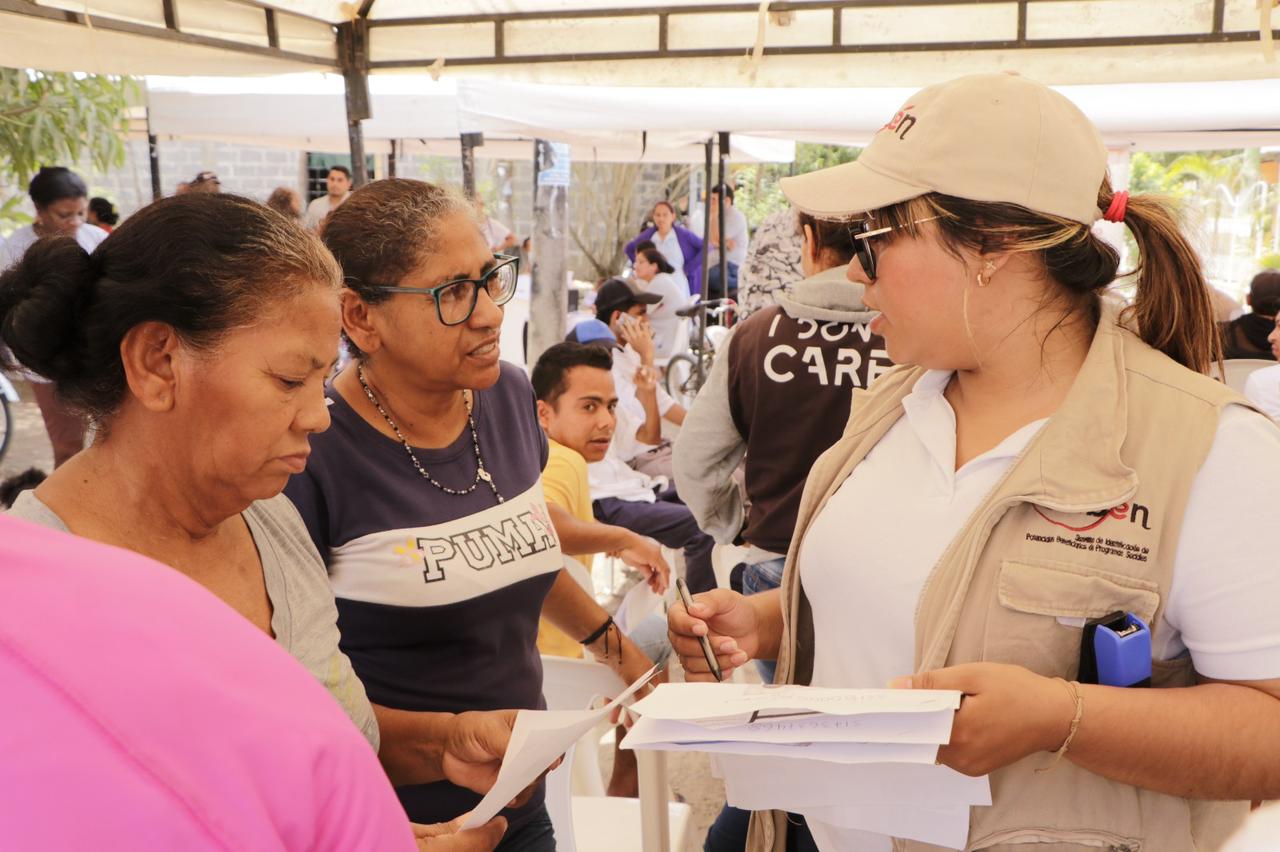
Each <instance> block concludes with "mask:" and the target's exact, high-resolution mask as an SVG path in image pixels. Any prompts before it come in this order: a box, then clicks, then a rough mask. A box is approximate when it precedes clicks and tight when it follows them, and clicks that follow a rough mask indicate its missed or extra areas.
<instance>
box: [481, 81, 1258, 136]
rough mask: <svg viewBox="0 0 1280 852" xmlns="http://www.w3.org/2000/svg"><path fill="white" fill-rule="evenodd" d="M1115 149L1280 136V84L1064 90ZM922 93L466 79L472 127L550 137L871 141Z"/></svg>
mask: <svg viewBox="0 0 1280 852" xmlns="http://www.w3.org/2000/svg"><path fill="white" fill-rule="evenodd" d="M1057 88H1058V89H1059V90H1060V91H1061V92H1062V93H1063V94H1064V95H1066V96H1067V97H1069V98H1070V99H1071V100H1072V101H1074V102H1075V103H1076V104H1077V105H1078V106H1080V108H1081V109H1082V110H1083V111H1084V112H1085V113H1086V114H1087V115H1088V116H1089V117H1090V118H1091V119H1092V120H1093V122H1094V123H1095V124H1096V125H1097V126H1098V129H1099V130H1100V131H1101V132H1102V134H1103V137H1104V138H1105V139H1106V141H1107V143H1108V144H1109V145H1111V146H1113V147H1124V146H1132V147H1137V148H1143V149H1148V150H1151V149H1156V150H1159V149H1164V150H1190V149H1197V148H1231V147H1252V146H1259V145H1266V144H1276V143H1277V142H1280V80H1277V79H1272V80H1236V81H1218V82H1199V83H1129V84H1116V85H1089V86H1059V87H1057ZM914 91H915V90H914V89H912V88H905V87H884V88H880V87H864V88H856V89H830V88H828V89H814V88H810V89H772V88H737V89H722V88H705V87H703V88H683V89H675V88H659V87H608V86H554V85H534V84H527V83H504V82H499V81H495V80H478V79H462V80H459V81H458V87H457V98H458V105H459V118H458V120H459V124H460V126H461V127H462V129H463V130H466V131H480V132H485V133H494V132H498V133H520V134H525V135H536V136H541V137H545V138H549V139H559V138H562V137H564V138H568V137H571V136H572V134H574V133H577V132H585V131H588V130H593V129H594V130H597V131H626V130H639V129H642V128H643V129H647V130H649V131H651V132H655V131H677V130H680V131H688V130H699V131H703V132H704V134H705V133H711V132H714V131H716V130H729V131H734V132H735V133H747V134H756V135H777V136H781V137H784V138H788V139H798V140H807V141H824V142H842V143H845V144H855V145H864V144H866V143H867V142H868V141H869V140H870V138H871V136H872V135H873V134H874V133H875V132H876V130H878V129H879V128H880V127H881V126H882V125H883V124H884V122H885V121H887V120H888V119H889V118H890V117H892V116H893V114H894V112H896V111H897V110H898V108H899V107H900V106H901V105H902V104H903V103H904V102H905V101H906V99H907V98H909V97H910V95H911V94H912V93H913V92H914Z"/></svg>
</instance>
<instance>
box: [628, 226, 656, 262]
mask: <svg viewBox="0 0 1280 852" xmlns="http://www.w3.org/2000/svg"><path fill="white" fill-rule="evenodd" d="M654 230H655V229H654V228H644V229H643V230H641V231H640V233H638V234H636V236H635V239H633V240H632V241H631V242H629V243H627V244H626V245H625V246H623V248H622V250H623V252H625V253H626V255H627V260H629V261H631V262H632V263H635V260H636V246H638V245H640V243H642V242H644V241H645V240H647V239H649V238H650V237H652V236H653V232H654Z"/></svg>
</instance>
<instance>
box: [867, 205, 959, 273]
mask: <svg viewBox="0 0 1280 852" xmlns="http://www.w3.org/2000/svg"><path fill="white" fill-rule="evenodd" d="M941 218H942V217H941V216H930V217H929V218H927V219H915V220H913V221H912V222H911V224H912V225H920V224H923V223H924V222H932V221H933V220H934V219H941ZM893 230H895V228H894V226H892V225H887V226H885V227H883V228H877V227H876V226H875V222H873V221H872V220H871V219H859V220H857V221H856V222H850V223H849V236H850V237H852V238H853V253H854V256H855V257H857V258H858V263H859V264H861V265H862V272H863V274H864V275H866V276H867V280H868V281H875V280H876V252H875V249H873V248H872V247H871V238H872V237H878V236H881V235H883V234H887V233H889V232H890V231H893Z"/></svg>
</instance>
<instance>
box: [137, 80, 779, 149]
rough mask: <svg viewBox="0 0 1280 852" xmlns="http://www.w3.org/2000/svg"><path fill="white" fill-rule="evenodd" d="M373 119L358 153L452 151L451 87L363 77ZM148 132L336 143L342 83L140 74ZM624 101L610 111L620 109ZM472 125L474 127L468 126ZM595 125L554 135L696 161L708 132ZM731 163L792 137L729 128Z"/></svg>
mask: <svg viewBox="0 0 1280 852" xmlns="http://www.w3.org/2000/svg"><path fill="white" fill-rule="evenodd" d="M369 88H370V98H371V101H372V111H373V117H372V118H370V119H368V120H367V121H365V122H364V136H365V139H366V150H368V151H372V152H379V153H385V152H387V151H389V150H390V147H391V142H392V141H396V142H398V143H399V145H398V151H400V152H402V153H415V152H425V153H435V154H446V155H450V156H457V154H458V150H459V148H458V146H459V136H460V133H461V132H462V129H461V128H460V123H459V103H458V97H459V94H458V91H459V85H458V83H457V82H455V81H454V80H452V79H446V80H433V79H431V78H430V77H429V76H426V75H395V76H380V77H376V78H373V79H372V80H370V84H369ZM147 104H148V113H149V115H148V118H149V125H150V132H151V133H153V134H155V135H156V136H157V138H160V139H205V140H213V141H220V142H236V143H241V144H253V145H264V146H268V147H280V148H290V149H301V150H321V151H326V150H344V149H345V148H346V147H347V136H346V132H347V120H346V115H345V112H344V102H343V80H342V78H341V77H338V76H336V75H332V74H288V75H280V76H275V77H258V78H237V77H197V78H189V77H149V78H147ZM625 109H626V106H625V101H619V102H617V103H616V104H615V105H614V107H613V110H612V112H613V113H615V114H616V113H621V112H623V111H625ZM467 129H468V130H478V129H480V128H474V127H471V128H467ZM648 130H649V129H648V128H644V127H637V126H635V124H634V122H632V123H629V124H628V126H625V127H622V126H617V127H613V126H604V125H602V126H600V127H599V128H593V127H592V126H591V124H590V123H589V122H579V123H578V125H577V126H575V127H574V128H572V131H573V132H569V133H565V132H560V133H557V134H556V135H555V137H554V138H555V140H556V141H562V142H568V143H570V144H572V145H573V146H574V156H575V158H577V159H580V160H588V161H599V162H654V163H701V162H702V161H703V159H704V157H705V153H704V148H703V145H704V143H705V141H706V139H707V137H708V136H709V135H710V134H711V131H700V130H699V129H698V128H697V127H696V126H684V127H681V126H675V125H667V126H664V127H661V128H654V130H655V131H656V132H648ZM535 135H536V134H533V133H529V132H525V131H523V130H521V129H519V128H517V129H513V130H510V131H506V130H495V131H493V132H486V133H485V135H484V144H483V145H482V146H480V147H478V148H476V149H475V153H476V156H478V157H490V158H502V159H527V158H528V157H529V156H530V150H531V149H530V141H531V140H532V139H533V138H535ZM731 149H732V153H731V155H732V158H733V159H734V160H735V161H736V162H781V163H785V162H791V161H792V160H794V159H795V143H794V142H793V141H791V140H789V139H784V138H760V137H755V136H750V135H737V136H735V137H734V138H733V140H732V141H731Z"/></svg>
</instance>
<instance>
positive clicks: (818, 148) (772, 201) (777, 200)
mask: <svg viewBox="0 0 1280 852" xmlns="http://www.w3.org/2000/svg"><path fill="white" fill-rule="evenodd" d="M860 153H862V149H861V148H851V147H849V146H847V145H817V144H813V143H809V142H800V143H799V144H797V145H796V160H795V162H794V163H760V164H758V165H750V166H741V167H739V168H737V169H734V171H733V177H734V180H735V181H736V182H737V188H736V189H735V190H734V200H733V204H734V206H735V207H737V208H738V209H739V210H741V211H742V212H743V213H745V214H746V217H747V222H748V223H749V224H750V225H751V227H752V228H755V227H756V226H757V225H759V224H760V223H761V222H762V221H763V220H764V218H765V217H766V216H768V215H769V214H770V213H772V212H774V211H775V210H780V209H781V208H783V207H785V206H786V205H787V199H786V198H785V197H784V196H783V194H782V189H781V187H779V185H778V181H780V180H782V178H784V177H787V176H788V175H802V174H807V173H808V172H815V171H817V170H818V169H825V168H828V167H829V166H838V165H840V164H841V163H849V162H852V161H854V160H856V159H858V155H859V154H860Z"/></svg>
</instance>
